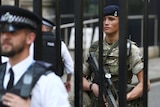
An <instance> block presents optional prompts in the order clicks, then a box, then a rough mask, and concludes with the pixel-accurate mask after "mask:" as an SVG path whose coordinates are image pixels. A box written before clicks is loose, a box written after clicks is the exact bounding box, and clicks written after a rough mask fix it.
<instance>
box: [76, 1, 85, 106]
mask: <svg viewBox="0 0 160 107" xmlns="http://www.w3.org/2000/svg"><path fill="white" fill-rule="evenodd" d="M74 6H75V76H74V77H75V78H74V80H75V81H74V84H75V107H82V102H83V96H82V95H83V94H82V93H83V91H82V53H83V50H82V40H83V33H82V32H83V31H82V29H83V0H76V2H75V5H74Z"/></svg>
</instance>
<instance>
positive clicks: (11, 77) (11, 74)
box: [7, 68, 14, 89]
mask: <svg viewBox="0 0 160 107" xmlns="http://www.w3.org/2000/svg"><path fill="white" fill-rule="evenodd" d="M9 73H10V79H9V82H8V85H7V89H11V88H12V87H13V82H14V73H13V70H12V68H10V69H9Z"/></svg>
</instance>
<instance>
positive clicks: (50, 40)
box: [42, 32, 64, 77]
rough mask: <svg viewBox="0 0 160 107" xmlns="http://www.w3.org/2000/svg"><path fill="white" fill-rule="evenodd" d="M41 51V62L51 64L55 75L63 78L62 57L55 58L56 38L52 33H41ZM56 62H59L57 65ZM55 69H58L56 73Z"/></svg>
mask: <svg viewBox="0 0 160 107" xmlns="http://www.w3.org/2000/svg"><path fill="white" fill-rule="evenodd" d="M42 50H43V52H42V60H43V61H45V62H49V63H51V64H53V66H54V69H55V71H56V72H55V73H56V74H57V75H58V76H60V77H61V76H63V74H64V62H63V58H62V57H61V58H59V59H58V58H57V57H56V51H57V49H56V36H55V35H54V34H53V33H52V32H43V33H42ZM57 60H59V63H58V64H57V63H56V62H57ZM57 68H59V71H57Z"/></svg>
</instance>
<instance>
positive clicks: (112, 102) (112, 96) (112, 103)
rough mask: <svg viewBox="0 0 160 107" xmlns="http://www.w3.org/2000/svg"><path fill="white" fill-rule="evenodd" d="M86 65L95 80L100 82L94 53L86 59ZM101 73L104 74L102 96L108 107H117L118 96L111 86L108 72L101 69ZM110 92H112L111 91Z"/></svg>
mask: <svg viewBox="0 0 160 107" xmlns="http://www.w3.org/2000/svg"><path fill="white" fill-rule="evenodd" d="M88 63H89V67H90V69H91V70H92V72H94V74H95V79H96V80H100V79H101V78H99V67H98V62H97V60H96V56H95V53H94V52H91V53H90V55H89V57H88ZM103 71H104V74H105V80H104V83H103V88H104V89H103V91H104V92H103V95H104V97H105V99H106V101H107V102H108V105H109V107H118V106H117V104H116V100H117V99H118V94H117V92H116V89H115V87H114V86H113V84H112V81H111V79H110V78H111V75H110V74H109V72H108V70H107V69H105V68H104V67H103ZM111 90H112V91H111Z"/></svg>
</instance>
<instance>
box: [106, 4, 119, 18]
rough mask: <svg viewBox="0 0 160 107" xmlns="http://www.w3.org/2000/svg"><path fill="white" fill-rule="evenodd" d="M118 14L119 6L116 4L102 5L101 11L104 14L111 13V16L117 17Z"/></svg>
mask: <svg viewBox="0 0 160 107" xmlns="http://www.w3.org/2000/svg"><path fill="white" fill-rule="evenodd" d="M118 14H119V7H118V6H116V5H109V6H106V7H104V13H103V15H104V16H108V15H111V16H116V17H118Z"/></svg>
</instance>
